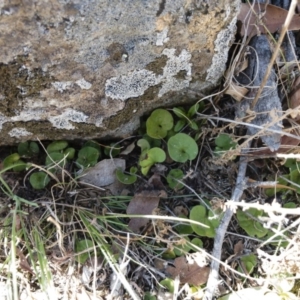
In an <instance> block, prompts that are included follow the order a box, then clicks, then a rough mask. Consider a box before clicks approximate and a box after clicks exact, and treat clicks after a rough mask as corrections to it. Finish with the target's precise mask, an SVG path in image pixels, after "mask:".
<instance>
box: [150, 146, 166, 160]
mask: <svg viewBox="0 0 300 300" xmlns="http://www.w3.org/2000/svg"><path fill="white" fill-rule="evenodd" d="M147 155H148V159H149V160H151V161H152V162H154V163H162V162H164V161H165V160H166V153H165V151H164V150H162V149H160V148H157V147H154V148H151V149H149V150H148V151H147Z"/></svg>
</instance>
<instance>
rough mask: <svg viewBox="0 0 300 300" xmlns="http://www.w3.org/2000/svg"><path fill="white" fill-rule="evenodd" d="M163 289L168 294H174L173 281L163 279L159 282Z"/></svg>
mask: <svg viewBox="0 0 300 300" xmlns="http://www.w3.org/2000/svg"><path fill="white" fill-rule="evenodd" d="M159 283H160V284H161V285H162V286H163V287H165V288H166V289H167V290H168V291H169V292H170V293H174V290H175V288H174V280H173V279H171V278H165V279H163V280H162V281H160V282H159Z"/></svg>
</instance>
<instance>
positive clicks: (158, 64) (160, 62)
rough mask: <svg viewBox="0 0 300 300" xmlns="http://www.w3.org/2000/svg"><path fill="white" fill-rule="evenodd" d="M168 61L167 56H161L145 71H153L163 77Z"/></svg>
mask: <svg viewBox="0 0 300 300" xmlns="http://www.w3.org/2000/svg"><path fill="white" fill-rule="evenodd" d="M167 61H168V56H167V55H161V56H160V57H158V58H157V59H155V60H154V61H152V62H151V63H149V64H148V65H147V66H146V67H145V69H147V70H149V71H152V72H153V73H155V74H156V75H162V74H163V72H164V67H165V66H166V63H167Z"/></svg>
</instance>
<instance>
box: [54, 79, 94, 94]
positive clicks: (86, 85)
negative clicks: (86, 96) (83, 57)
mask: <svg viewBox="0 0 300 300" xmlns="http://www.w3.org/2000/svg"><path fill="white" fill-rule="evenodd" d="M51 84H52V86H53V87H54V88H55V89H56V90H57V91H58V92H60V93H63V92H65V91H68V90H71V89H72V88H73V87H74V84H77V85H78V86H79V87H80V88H81V89H82V90H89V89H90V88H91V87H92V84H91V83H90V82H88V81H86V80H85V79H84V78H81V79H78V80H76V81H75V82H73V81H55V82H52V83H51Z"/></svg>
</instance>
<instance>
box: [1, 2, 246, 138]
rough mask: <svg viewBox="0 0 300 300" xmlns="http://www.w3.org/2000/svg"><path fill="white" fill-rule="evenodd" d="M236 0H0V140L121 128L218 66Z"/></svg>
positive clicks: (121, 132) (203, 87)
mask: <svg viewBox="0 0 300 300" xmlns="http://www.w3.org/2000/svg"><path fill="white" fill-rule="evenodd" d="M239 3H240V0H234V1H233V0H221V1H220V0H210V1H207V0H202V1H201V0H122V1H120V0H94V1H92V0H48V1H47V0H1V1H0V9H1V15H0V46H1V48H0V49H1V51H0V130H1V133H0V136H1V139H0V144H11V143H15V142H18V141H21V140H29V139H36V138H40V139H50V140H54V139H62V138H63V139H74V138H80V139H82V138H108V137H124V136H126V135H129V134H131V133H132V131H133V130H134V129H136V128H137V127H138V124H139V117H140V116H141V115H143V114H144V113H145V112H150V111H151V110H152V109H154V108H156V107H159V106H170V105H171V106H172V105H175V104H176V105H178V104H179V103H180V104H183V103H186V102H188V101H189V102H192V101H195V100H198V99H199V98H200V97H202V96H203V95H205V94H206V93H208V92H209V91H211V90H212V88H213V87H214V86H215V85H216V84H217V83H218V82H219V80H220V78H221V77H222V74H223V71H224V69H225V63H226V60H227V53H228V48H229V47H230V45H231V43H232V40H233V37H234V34H235V24H236V15H237V11H238V6H239Z"/></svg>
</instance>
